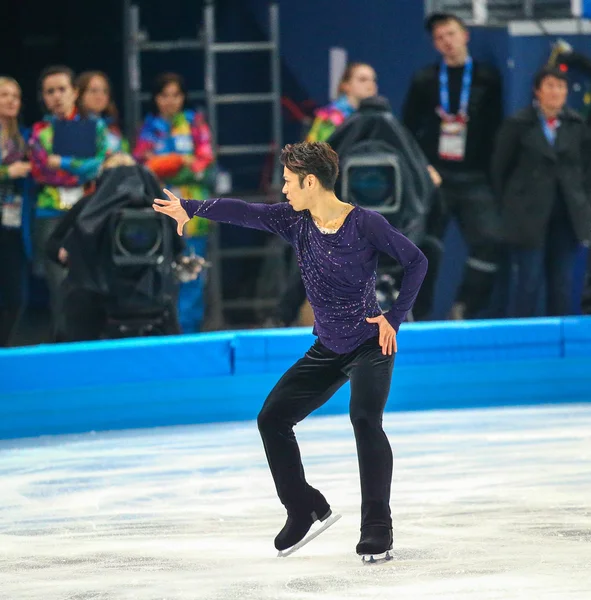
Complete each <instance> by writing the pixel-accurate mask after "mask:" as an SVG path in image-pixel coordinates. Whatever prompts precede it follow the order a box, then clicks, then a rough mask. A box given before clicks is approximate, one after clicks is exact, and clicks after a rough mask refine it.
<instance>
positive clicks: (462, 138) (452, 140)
mask: <svg viewBox="0 0 591 600" xmlns="http://www.w3.org/2000/svg"><path fill="white" fill-rule="evenodd" d="M467 121H468V120H467V119H466V118H465V117H462V116H461V115H445V117H442V119H441V129H440V131H439V158H441V159H442V160H450V161H463V160H464V158H465V156H466V138H467V135H468V122H467Z"/></svg>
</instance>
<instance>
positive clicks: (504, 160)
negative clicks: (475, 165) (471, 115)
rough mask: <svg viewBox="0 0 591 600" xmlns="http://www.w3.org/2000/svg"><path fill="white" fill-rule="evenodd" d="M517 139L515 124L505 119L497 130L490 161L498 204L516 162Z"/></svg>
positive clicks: (517, 133)
mask: <svg viewBox="0 0 591 600" xmlns="http://www.w3.org/2000/svg"><path fill="white" fill-rule="evenodd" d="M519 137H520V129H519V127H518V126H517V124H516V123H515V122H514V121H513V120H512V119H507V121H505V123H504V124H503V126H502V127H501V129H500V130H499V133H498V135H497V139H496V143H495V148H494V151H493V154H492V159H491V183H492V187H493V191H494V193H495V197H496V199H497V201H498V202H501V199H502V196H503V190H504V189H505V186H506V184H507V180H508V178H509V176H510V174H511V169H512V168H514V165H515V164H516V161H517V153H518V151H519Z"/></svg>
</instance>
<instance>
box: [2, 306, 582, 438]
mask: <svg viewBox="0 0 591 600" xmlns="http://www.w3.org/2000/svg"><path fill="white" fill-rule="evenodd" d="M313 341H314V336H313V335H312V333H311V331H310V329H307V328H296V329H278V330H268V329H267V330H258V331H248V332H222V333H207V334H200V335H192V336H177V337H164V338H163V337H158V338H141V339H131V340H119V341H106V342H88V343H76V344H59V345H43V346H36V347H25V348H14V349H2V350H0V439H7V438H18V437H31V436H39V435H57V434H65V433H80V432H87V431H101V430H109V429H128V428H141V427H157V426H165V425H179V424H189V423H212V422H219V421H238V420H247V419H254V418H255V417H256V415H257V413H258V411H259V409H260V407H261V405H262V403H263V401H264V399H265V397H266V395H267V394H268V393H269V391H270V390H271V389H272V387H273V385H274V384H275V383H276V381H277V380H278V379H279V377H280V376H281V374H282V373H283V372H284V371H285V370H286V369H287V368H288V367H289V366H290V365H292V364H293V363H294V362H295V361H296V360H297V359H298V358H300V357H301V356H302V355H303V354H304V353H305V351H306V350H307V349H308V348H309V347H310V345H311V344H312V343H313ZM398 350H399V352H398V355H397V357H396V365H395V369H394V377H393V381H392V388H391V392H390V397H389V401H388V406H387V410H389V411H396V410H426V409H446V408H474V407H487V406H503V405H507V406H510V405H524V404H539V403H555V402H589V401H591V317H570V318H565V319H561V318H548V319H523V320H499V321H468V322H431V323H417V324H404V325H403V326H402V328H401V330H400V333H399V335H398ZM348 401H349V394H348V385H345V386H344V387H343V388H342V389H341V390H339V391H338V392H337V393H336V394H335V396H334V397H333V398H332V399H331V400H330V401H329V402H328V403H327V404H326V405H325V406H323V407H322V408H321V409H320V410H319V411H318V413H319V414H342V413H346V412H347V411H348Z"/></svg>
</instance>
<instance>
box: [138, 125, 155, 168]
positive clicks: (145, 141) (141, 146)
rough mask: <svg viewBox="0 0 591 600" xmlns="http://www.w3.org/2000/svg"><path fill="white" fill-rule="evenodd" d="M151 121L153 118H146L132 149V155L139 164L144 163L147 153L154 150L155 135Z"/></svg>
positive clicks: (151, 152)
mask: <svg viewBox="0 0 591 600" xmlns="http://www.w3.org/2000/svg"><path fill="white" fill-rule="evenodd" d="M153 123H154V119H153V118H152V117H147V118H146V120H145V122H144V124H143V125H142V128H141V130H140V133H139V135H138V137H137V141H136V143H135V147H134V149H133V157H134V158H135V159H136V160H137V161H138V162H139V163H141V164H144V163H145V162H146V161H147V160H148V157H149V155H150V154H153V152H154V145H155V143H156V135H155V131H154V127H153V126H152V125H153Z"/></svg>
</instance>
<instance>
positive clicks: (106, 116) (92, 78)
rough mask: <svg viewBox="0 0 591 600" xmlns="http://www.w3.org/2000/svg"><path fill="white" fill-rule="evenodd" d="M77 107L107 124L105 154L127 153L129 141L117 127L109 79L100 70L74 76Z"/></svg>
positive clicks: (115, 110)
mask: <svg viewBox="0 0 591 600" xmlns="http://www.w3.org/2000/svg"><path fill="white" fill-rule="evenodd" d="M75 86H76V89H77V90H78V101H77V103H76V104H77V107H78V112H79V113H80V114H81V115H83V116H86V117H88V116H91V115H92V116H95V117H97V118H100V119H102V120H103V121H104V122H105V124H106V126H107V154H108V155H112V154H117V153H118V152H124V153H126V154H128V153H129V151H130V148H129V142H128V141H127V140H126V139H125V138H124V137H123V133H122V132H121V128H120V127H119V111H118V110H117V105H116V104H115V101H114V100H113V94H112V87H111V80H110V79H109V78H108V76H107V75H106V74H105V73H103V72H102V71H84V73H80V75H78V77H76V81H75Z"/></svg>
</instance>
